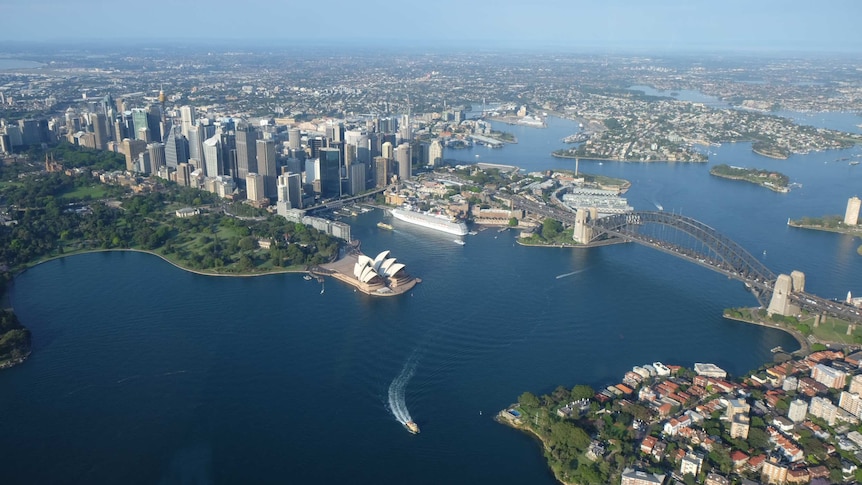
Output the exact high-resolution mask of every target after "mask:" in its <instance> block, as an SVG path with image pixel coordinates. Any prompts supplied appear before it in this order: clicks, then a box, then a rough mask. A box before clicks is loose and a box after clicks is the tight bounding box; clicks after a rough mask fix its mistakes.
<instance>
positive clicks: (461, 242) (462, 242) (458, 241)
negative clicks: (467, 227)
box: [454, 239, 467, 246]
mask: <svg viewBox="0 0 862 485" xmlns="http://www.w3.org/2000/svg"><path fill="white" fill-rule="evenodd" d="M454 242H455V244H460V245H461V246H463V245H465V244H467V243H465V242H464V241H462V240H460V239H455V240H454Z"/></svg>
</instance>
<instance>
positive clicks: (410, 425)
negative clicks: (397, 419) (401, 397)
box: [404, 421, 419, 434]
mask: <svg viewBox="0 0 862 485" xmlns="http://www.w3.org/2000/svg"><path fill="white" fill-rule="evenodd" d="M404 427H405V428H407V431H410V432H411V433H413V434H419V426H418V425H417V424H416V423H414V422H413V421H407V422H406V423H404Z"/></svg>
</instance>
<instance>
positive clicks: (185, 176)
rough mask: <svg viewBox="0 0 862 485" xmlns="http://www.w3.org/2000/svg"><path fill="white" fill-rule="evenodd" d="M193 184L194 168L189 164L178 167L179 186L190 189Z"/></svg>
mask: <svg viewBox="0 0 862 485" xmlns="http://www.w3.org/2000/svg"><path fill="white" fill-rule="evenodd" d="M191 184H192V166H191V165H190V164H188V163H181V164H179V165H177V185H180V186H182V187H189V186H190V185H191Z"/></svg>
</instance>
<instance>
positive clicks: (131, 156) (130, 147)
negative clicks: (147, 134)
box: [121, 138, 147, 172]
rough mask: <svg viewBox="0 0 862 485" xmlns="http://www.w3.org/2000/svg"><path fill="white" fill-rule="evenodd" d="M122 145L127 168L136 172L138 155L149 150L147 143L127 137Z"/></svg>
mask: <svg viewBox="0 0 862 485" xmlns="http://www.w3.org/2000/svg"><path fill="white" fill-rule="evenodd" d="M121 146H122V147H123V154H124V155H126V170H128V171H129V172H134V171H135V165H136V163H137V160H138V156H139V155H140V154H141V153H143V152H145V151H146V150H147V143H146V142H144V141H141V140H131V139H129V138H126V139H125V140H123V143H122V144H121Z"/></svg>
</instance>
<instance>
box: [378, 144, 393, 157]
mask: <svg viewBox="0 0 862 485" xmlns="http://www.w3.org/2000/svg"><path fill="white" fill-rule="evenodd" d="M380 156H382V157H383V158H388V159H390V160H395V147H393V146H392V143H389V142H388V141H387V142H384V143H383V144H382V145H380Z"/></svg>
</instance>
